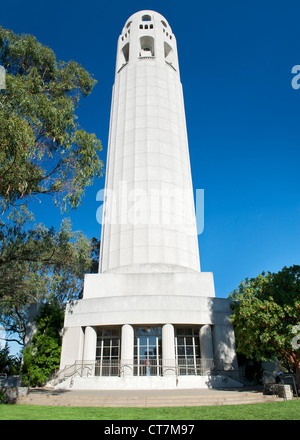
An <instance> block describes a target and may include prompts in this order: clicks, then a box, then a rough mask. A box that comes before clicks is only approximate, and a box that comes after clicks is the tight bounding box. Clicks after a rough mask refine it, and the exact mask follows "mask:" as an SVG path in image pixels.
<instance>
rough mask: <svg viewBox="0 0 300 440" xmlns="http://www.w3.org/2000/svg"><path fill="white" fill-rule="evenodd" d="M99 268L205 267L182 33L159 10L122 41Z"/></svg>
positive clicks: (140, 19) (131, 24)
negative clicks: (184, 87)
mask: <svg viewBox="0 0 300 440" xmlns="http://www.w3.org/2000/svg"><path fill="white" fill-rule="evenodd" d="M105 187H106V193H105V199H106V203H105V206H104V216H103V222H102V224H103V228H102V237H101V253H100V267H99V270H100V272H106V271H112V270H113V271H118V272H124V271H126V272H128V271H129V272H136V271H139V272H141V271H142V272H148V271H151V272H153V271H159V272H162V271H167V272H168V271H172V272H174V271H181V272H182V271H186V270H189V271H190V270H193V271H199V270H200V263H199V251H198V239H197V231H196V222H195V208H194V201H193V200H194V199H193V187H192V179H191V169H190V158H189V150H188V140H187V130H186V121H185V110H184V102H183V93H182V85H181V82H180V74H179V64H178V56H177V46H176V38H175V36H174V34H173V32H172V29H171V27H170V25H169V24H168V22H167V20H166V19H165V18H164V17H163V16H162V15H160V14H158V13H157V12H153V11H142V13H141V12H139V13H136V14H134V15H132V16H131V17H130V18H129V19H128V20H127V22H126V24H125V26H124V28H123V30H122V33H121V35H120V36H119V40H118V47H117V59H116V70H115V82H114V86H113V96H112V106H111V119H110V131H109V146H108V157H107V167H106V183H105Z"/></svg>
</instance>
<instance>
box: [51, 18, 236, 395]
mask: <svg viewBox="0 0 300 440" xmlns="http://www.w3.org/2000/svg"><path fill="white" fill-rule="evenodd" d="M228 371H229V372H230V375H229V373H228ZM235 373H236V355H235V348H234V332H233V328H232V325H231V322H230V305H229V301H228V300H227V299H224V298H215V291H214V281H213V274H212V273H211V272H201V271H200V262H199V251H198V239H197V231H196V220H195V207H194V199H193V186H192V179H191V169H190V158H189V151H188V141H187V132H186V122H185V112H184V103H183V95H182V86H181V83H180V76H179V66H178V58H177V48H176V39H175V36H174V34H173V32H172V30H171V28H170V26H169V24H168V22H167V21H166V19H165V18H164V17H163V16H162V15H160V14H158V13H157V12H153V11H141V12H138V13H136V14H134V15H132V16H131V17H130V18H129V19H128V20H127V22H126V24H125V26H124V28H123V31H122V33H121V35H120V37H119V40H118V49H117V61H116V72H115V83H114V87H113V96H112V106H111V119H110V131H109V145H108V153H107V167H106V182H105V198H104V210H103V222H102V236H101V249H100V267H99V273H96V274H87V275H86V276H85V280H84V291H83V298H82V299H80V300H78V301H77V302H75V303H74V302H72V303H69V304H68V305H67V307H66V313H65V323H64V331H63V344H62V355H61V373H60V375H61V376H60V379H61V381H62V382H61V383H60V384H59V385H58V386H59V387H60V388H69V387H71V386H72V387H73V389H76V388H77V389H79V388H90V389H105V388H106V389H124V388H127V389H141V388H143V389H147V388H153V389H155V388H156V389H159V388H196V387H199V388H202V387H207V386H222V387H223V386H225V385H224V384H226V385H227V386H238V385H239V383H238V382H237V381H236V380H234V379H233V377H235V376H234V375H235Z"/></svg>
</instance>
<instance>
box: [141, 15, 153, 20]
mask: <svg viewBox="0 0 300 440" xmlns="http://www.w3.org/2000/svg"><path fill="white" fill-rule="evenodd" d="M142 21H151V17H150V15H143V16H142Z"/></svg>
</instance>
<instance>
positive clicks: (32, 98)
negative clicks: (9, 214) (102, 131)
mask: <svg viewBox="0 0 300 440" xmlns="http://www.w3.org/2000/svg"><path fill="white" fill-rule="evenodd" d="M0 65H2V66H4V68H5V70H6V88H5V89H3V90H0V203H1V204H2V205H3V209H4V210H5V209H7V208H8V207H11V206H12V205H14V204H15V203H16V202H18V201H20V200H21V201H23V202H25V201H26V200H28V198H29V197H30V196H33V195H36V194H50V195H52V196H53V197H54V200H55V203H56V204H60V206H61V207H62V208H63V209H66V208H67V207H68V206H71V207H72V208H73V207H77V206H78V205H79V204H80V201H81V198H82V195H83V194H84V189H85V187H86V186H87V185H91V184H92V182H93V178H94V176H100V175H101V170H102V167H103V164H102V161H101V160H100V159H99V157H98V154H97V153H98V152H99V151H100V150H101V143H100V141H99V140H98V139H97V138H96V136H95V134H88V133H87V132H86V131H84V130H83V129H81V128H80V126H79V124H78V122H77V117H76V115H75V109H76V107H77V106H78V104H79V100H80V98H81V96H84V97H86V96H88V95H89V94H90V93H91V91H92V89H93V87H94V85H95V84H96V81H95V80H94V79H93V78H92V76H91V75H90V74H89V73H88V72H87V71H86V70H85V69H84V68H83V67H82V66H81V65H79V64H78V63H76V62H75V61H69V62H67V63H66V62H63V61H61V62H58V61H57V59H56V56H55V54H54V52H53V51H52V50H51V49H50V48H49V47H47V46H44V45H42V44H41V43H40V42H38V41H37V40H36V38H35V37H34V36H32V35H17V34H15V33H14V32H13V31H11V30H7V29H3V28H2V27H0Z"/></svg>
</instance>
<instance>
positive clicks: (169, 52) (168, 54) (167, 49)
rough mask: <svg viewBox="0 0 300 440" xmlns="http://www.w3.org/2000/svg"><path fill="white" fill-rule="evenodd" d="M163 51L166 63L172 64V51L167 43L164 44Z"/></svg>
mask: <svg viewBox="0 0 300 440" xmlns="http://www.w3.org/2000/svg"><path fill="white" fill-rule="evenodd" d="M164 50H165V59H166V60H167V61H170V62H172V59H173V49H172V47H171V46H170V45H169V44H168V43H166V42H165V43H164Z"/></svg>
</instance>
